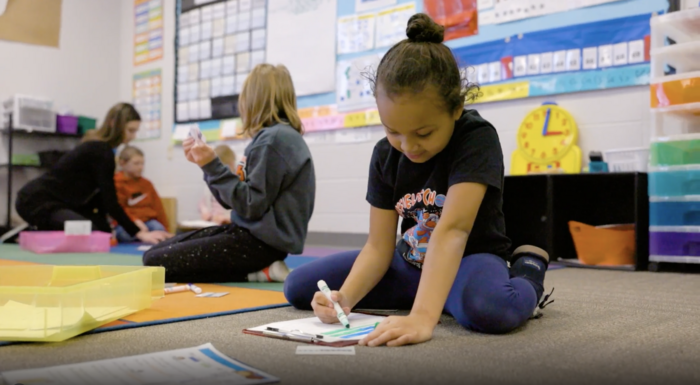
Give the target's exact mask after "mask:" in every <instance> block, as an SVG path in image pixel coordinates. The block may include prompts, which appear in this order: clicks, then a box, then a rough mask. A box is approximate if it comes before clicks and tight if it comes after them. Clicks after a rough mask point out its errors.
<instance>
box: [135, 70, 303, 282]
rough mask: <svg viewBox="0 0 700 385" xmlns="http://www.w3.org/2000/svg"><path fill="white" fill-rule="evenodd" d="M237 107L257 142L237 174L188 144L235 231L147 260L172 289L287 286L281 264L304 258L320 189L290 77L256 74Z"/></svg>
mask: <svg viewBox="0 0 700 385" xmlns="http://www.w3.org/2000/svg"><path fill="white" fill-rule="evenodd" d="M238 107H239V111H240V113H241V119H242V122H243V132H244V134H246V135H249V136H251V137H252V138H253V140H252V142H251V143H250V144H249V145H248V147H246V149H245V151H244V156H243V157H242V159H241V162H240V163H239V165H238V167H237V169H236V170H235V171H232V170H230V169H229V168H228V167H226V166H225V165H224V164H223V163H222V162H221V160H220V159H219V158H217V156H216V154H215V153H214V150H213V149H212V148H211V147H210V146H208V145H207V144H205V143H203V142H202V141H195V140H194V139H192V138H188V139H186V140H185V141H184V142H183V149H184V151H185V156H186V157H187V160H189V161H190V162H192V163H195V164H197V165H198V166H200V167H201V168H202V171H204V180H205V181H206V182H207V185H208V186H209V189H210V190H211V192H212V194H213V195H214V197H216V199H217V200H218V201H219V203H221V205H222V206H224V207H225V208H228V209H233V211H232V214H231V224H229V225H221V226H214V227H209V228H205V229H202V230H197V231H194V232H190V233H186V234H181V235H177V236H175V237H174V238H172V239H171V240H169V241H167V242H163V243H161V244H159V245H156V246H155V247H153V248H152V249H150V250H149V251H147V252H146V253H145V254H144V257H143V262H144V265H147V266H164V267H165V268H166V273H165V274H166V280H168V281H169V282H231V281H248V280H260V279H263V278H264V280H274V281H284V279H285V278H286V276H287V274H288V273H289V270H288V269H287V266H286V265H285V264H284V262H283V260H284V259H285V258H286V257H287V254H289V253H291V254H300V253H301V252H302V250H303V247H304V241H305V238H306V233H307V228H308V223H309V219H310V218H311V213H312V212H313V207H314V197H315V191H316V187H315V176H314V166H313V161H312V159H311V153H310V152H309V148H308V147H307V146H306V142H305V141H304V139H303V138H302V136H301V135H302V133H303V129H302V126H301V120H300V119H299V116H298V114H297V111H296V96H295V94H294V86H293V84H292V79H291V77H290V75H289V72H288V71H287V69H286V68H285V67H284V66H272V65H270V64H260V65H258V66H256V67H255V68H254V69H253V71H252V72H251V73H250V75H248V78H247V79H246V81H245V83H244V85H243V90H242V92H241V94H240V98H239V101H238ZM234 172H235V173H234Z"/></svg>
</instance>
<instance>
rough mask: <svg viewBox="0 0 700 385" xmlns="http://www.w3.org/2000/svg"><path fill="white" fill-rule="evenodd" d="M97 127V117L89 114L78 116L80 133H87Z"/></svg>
mask: <svg viewBox="0 0 700 385" xmlns="http://www.w3.org/2000/svg"><path fill="white" fill-rule="evenodd" d="M95 127H97V119H93V118H88V117H87V116H78V134H80V135H85V133H86V132H88V131H89V130H92V129H94V128H95Z"/></svg>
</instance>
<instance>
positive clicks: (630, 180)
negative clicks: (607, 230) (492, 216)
mask: <svg viewBox="0 0 700 385" xmlns="http://www.w3.org/2000/svg"><path fill="white" fill-rule="evenodd" d="M503 212H504V214H505V217H506V232H507V234H508V236H509V237H510V238H511V240H513V246H514V247H517V246H520V245H523V244H531V245H535V246H538V247H541V248H543V249H544V250H546V251H547V252H548V253H549V255H550V259H551V260H552V261H557V262H560V263H562V264H565V265H567V266H580V267H590V266H583V265H581V264H579V263H578V262H577V261H578V259H577V255H576V249H575V248H574V242H573V238H572V237H571V233H570V232H569V224H568V223H569V221H578V222H582V223H586V224H589V225H592V226H601V225H609V224H627V223H630V224H631V223H634V224H635V225H636V233H635V237H636V262H635V265H634V268H633V269H630V268H625V267H616V268H612V269H616V270H625V269H627V270H647V267H648V264H649V196H648V190H647V174H646V173H590V174H588V173H586V174H553V175H528V176H507V177H506V178H505V187H504V191H503ZM594 268H606V267H594ZM607 269H610V268H607Z"/></svg>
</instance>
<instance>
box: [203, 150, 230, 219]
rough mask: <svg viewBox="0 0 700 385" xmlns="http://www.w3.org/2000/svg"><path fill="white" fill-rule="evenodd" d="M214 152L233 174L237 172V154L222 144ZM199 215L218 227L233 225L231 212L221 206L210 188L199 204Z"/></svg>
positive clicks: (206, 190) (206, 189) (205, 190)
mask: <svg viewBox="0 0 700 385" xmlns="http://www.w3.org/2000/svg"><path fill="white" fill-rule="evenodd" d="M214 152H215V153H216V156H218V157H219V159H221V163H223V164H224V165H226V166H227V167H228V168H230V169H231V171H232V172H234V173H235V172H236V153H235V152H233V150H232V149H231V147H229V146H228V145H225V144H220V145H218V146H216V148H214ZM199 214H200V215H201V217H202V220H204V221H210V222H214V223H216V224H217V225H224V224H229V223H231V210H227V209H225V208H224V207H223V206H221V204H220V203H219V202H218V201H217V200H216V198H214V196H213V195H212V194H211V191H210V190H209V186H207V187H206V188H205V189H204V194H203V195H202V199H201V200H200V202H199Z"/></svg>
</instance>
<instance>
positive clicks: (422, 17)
mask: <svg viewBox="0 0 700 385" xmlns="http://www.w3.org/2000/svg"><path fill="white" fill-rule="evenodd" d="M406 36H408V40H409V41H411V42H412V43H437V44H440V43H442V41H443V40H444V39H445V28H444V27H443V26H441V25H440V24H438V23H436V22H434V21H433V19H431V18H430V16H428V15H426V14H425V13H417V14H415V15H413V16H411V18H410V19H408V25H407V26H406Z"/></svg>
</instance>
